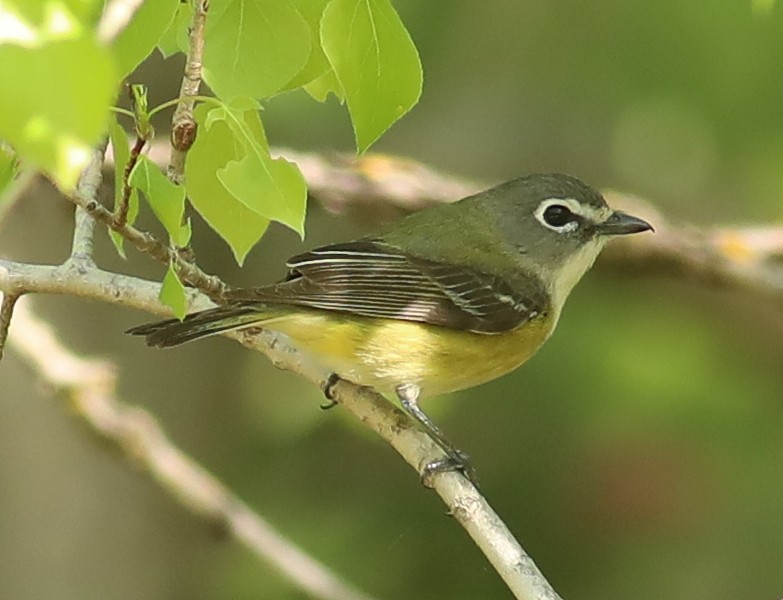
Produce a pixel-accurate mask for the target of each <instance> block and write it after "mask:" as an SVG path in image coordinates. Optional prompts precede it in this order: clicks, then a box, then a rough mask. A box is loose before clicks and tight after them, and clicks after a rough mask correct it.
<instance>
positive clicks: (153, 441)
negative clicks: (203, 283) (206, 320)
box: [11, 303, 371, 600]
mask: <svg viewBox="0 0 783 600" xmlns="http://www.w3.org/2000/svg"><path fill="white" fill-rule="evenodd" d="M11 345H12V347H13V349H14V351H15V352H16V353H18V354H19V355H20V356H21V357H22V358H23V359H25V361H26V362H27V363H28V364H29V365H30V366H31V367H32V368H33V369H34V370H35V371H36V373H37V374H38V375H39V376H40V377H41V378H42V379H44V380H45V381H46V382H47V383H49V384H50V385H51V386H52V387H54V388H55V389H57V390H59V391H60V392H62V393H63V394H64V395H65V396H66V397H67V398H68V400H69V403H68V408H69V411H74V412H75V413H76V414H77V415H78V416H79V417H80V418H81V419H82V420H83V421H84V422H85V423H86V424H87V425H88V426H89V428H90V431H91V432H92V433H94V434H95V435H97V436H98V437H99V438H100V439H101V440H102V441H105V442H109V443H110V444H112V445H113V446H115V447H116V448H117V449H119V450H120V451H121V452H122V454H123V455H124V456H125V457H126V458H127V459H128V460H129V461H130V462H132V463H134V464H136V465H139V466H141V467H142V468H143V471H144V472H145V473H147V474H148V475H149V476H150V477H151V478H152V479H154V480H155V481H156V482H157V483H158V484H160V486H161V487H163V488H164V489H165V490H166V491H167V492H169V494H171V495H172V496H173V497H174V498H176V499H177V501H179V502H180V503H181V504H182V505H183V506H185V507H186V508H188V509H189V510H190V511H191V512H193V513H194V514H195V515H197V516H199V517H201V518H203V519H205V520H207V521H208V522H210V523H214V524H217V525H219V526H221V528H222V529H225V530H226V531H228V533H229V534H230V535H231V536H232V537H233V538H234V539H236V540H237V541H238V542H240V543H241V544H242V545H244V546H245V547H246V548H247V549H248V550H250V551H251V552H252V553H253V554H255V555H256V556H257V557H258V558H260V559H262V560H264V561H265V562H267V563H269V564H271V565H272V566H273V567H275V568H276V569H277V570H278V572H279V573H280V574H281V575H283V576H284V577H285V578H286V579H288V580H289V581H290V582H291V583H292V584H293V585H295V586H296V587H298V588H300V589H301V590H303V591H304V592H306V593H307V594H310V595H312V596H313V597H315V598H321V599H324V600H371V598H370V597H369V596H367V595H365V594H364V593H362V592H360V591H358V590H356V589H355V588H353V587H352V586H351V585H349V584H348V583H346V582H344V581H341V580H340V579H339V578H338V577H337V576H336V575H335V574H334V573H333V572H331V571H330V570H329V569H328V568H327V567H326V566H324V565H323V564H321V563H319V562H318V561H316V560H315V559H314V558H312V557H311V556H309V555H308V554H306V553H305V552H303V551H302V550H301V549H299V548H298V547H297V546H295V545H294V544H293V543H292V542H290V541H289V540H287V539H286V538H284V537H283V536H282V535H281V534H280V533H278V532H277V531H276V530H275V529H274V528H273V527H272V526H271V525H270V524H269V523H267V522H266V521H265V520H264V519H263V518H262V517H261V516H260V515H258V514H257V513H255V512H253V511H252V510H251V509H250V508H249V507H248V506H247V505H246V504H245V503H244V502H242V500H240V499H239V498H238V497H236V496H235V495H234V494H233V493H231V492H230V491H229V490H228V489H227V488H226V487H225V486H224V485H223V484H222V483H221V482H220V481H219V480H217V479H216V478H215V477H214V476H213V475H211V474H210V473H209V472H207V471H206V470H205V469H204V468H203V467H201V466H200V465H199V464H198V463H196V462H195V461H194V460H193V459H191V458H190V457H188V456H187V455H186V454H184V453H183V452H182V451H180V450H179V449H178V448H177V447H176V446H174V444H172V442H171V441H170V440H169V439H168V437H167V436H166V434H165V432H164V431H163V430H162V429H161V427H160V425H159V424H158V423H157V421H156V420H155V419H154V418H153V417H152V416H151V415H150V414H149V413H148V412H146V411H144V410H141V409H139V408H135V407H129V406H126V405H124V404H123V403H121V402H120V401H119V400H118V399H117V397H116V374H115V370H114V368H113V366H112V365H110V364H108V363H105V362H101V361H96V360H90V359H84V358H80V357H78V356H76V355H75V354H73V353H71V352H70V351H69V350H68V349H66V348H65V347H64V346H63V345H62V343H61V342H60V341H59V340H58V339H57V337H56V336H55V334H54V332H53V331H52V330H51V328H50V327H49V326H48V325H47V324H46V323H44V322H42V321H40V320H39V319H37V318H36V317H35V316H34V315H33V314H32V313H31V311H30V310H29V308H28V307H27V305H26V304H24V303H22V304H20V305H19V306H18V308H17V314H16V319H15V320H14V336H13V338H12V340H11Z"/></svg>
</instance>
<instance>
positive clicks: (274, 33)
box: [204, 0, 310, 100]
mask: <svg viewBox="0 0 783 600" xmlns="http://www.w3.org/2000/svg"><path fill="white" fill-rule="evenodd" d="M224 2H225V4H224V5H223V6H220V5H219V4H217V3H215V4H214V5H213V7H212V11H211V13H210V18H209V19H208V20H207V29H206V33H205V37H206V40H205V43H206V46H205V54H204V79H205V81H206V82H207V83H208V84H209V86H210V87H211V88H212V89H213V90H214V91H215V92H216V93H217V95H218V96H220V97H221V98H223V99H224V100H230V99H231V98H233V97H235V96H240V95H244V96H250V97H252V98H266V97H269V96H271V95H272V94H274V93H275V92H277V91H278V90H280V89H281V88H282V87H283V86H284V85H285V84H286V83H288V82H289V81H291V79H293V77H294V76H295V75H296V74H297V73H299V72H300V71H301V70H302V68H303V67H304V66H305V63H306V62H307V59H308V57H309V55H310V41H309V38H310V31H309V28H308V26H307V22H306V21H305V20H304V19H303V18H302V16H301V15H300V13H299V10H297V8H296V6H295V5H294V4H293V3H292V1H291V0H224Z"/></svg>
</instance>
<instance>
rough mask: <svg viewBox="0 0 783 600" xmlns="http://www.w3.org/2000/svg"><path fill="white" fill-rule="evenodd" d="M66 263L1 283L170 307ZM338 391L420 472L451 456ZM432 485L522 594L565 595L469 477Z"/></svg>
mask: <svg viewBox="0 0 783 600" xmlns="http://www.w3.org/2000/svg"><path fill="white" fill-rule="evenodd" d="M62 269H63V267H49V266H40V265H25V264H20V263H15V262H12V261H5V260H2V259H0V289H1V290H3V291H8V292H11V293H14V292H29V293H32V292H47V293H63V294H69V295H76V296H81V297H85V298H92V299H95V300H103V301H106V302H111V303H115V304H123V305H125V306H133V307H136V308H141V309H144V310H148V311H151V312H155V313H165V312H167V309H166V308H165V307H163V306H162V305H161V304H160V302H158V300H157V294H158V290H159V286H158V284H157V283H154V282H151V281H145V280H141V279H137V278H134V277H128V276H124V275H117V274H114V273H109V272H106V271H101V270H99V269H95V270H94V271H91V272H89V273H76V274H74V275H73V276H70V277H64V276H63V273H62ZM211 305H212V304H211V303H210V302H209V300H207V298H205V297H204V296H202V295H196V296H195V297H194V298H193V301H192V303H191V306H192V308H193V309H195V310H198V309H202V308H206V307H208V306H211ZM225 335H227V336H228V337H231V338H234V339H237V340H239V341H240V342H241V343H242V344H244V345H245V346H247V347H249V348H252V349H255V350H258V351H260V352H263V353H264V354H266V355H267V356H268V357H269V359H270V360H271V361H272V362H273V363H274V364H275V365H277V366H278V367H281V368H284V369H287V370H290V371H293V372H295V373H298V374H300V375H302V376H303V377H305V378H306V379H307V380H308V381H310V382H312V383H314V384H316V385H322V384H323V382H324V381H325V379H326V378H327V376H328V375H329V373H326V372H324V371H323V370H322V369H321V368H320V367H319V366H317V365H316V364H315V363H313V362H311V361H310V360H309V359H308V357H306V356H304V355H302V354H300V353H299V352H297V351H296V349H295V348H293V347H291V346H290V345H288V343H287V342H286V340H285V337H284V336H281V335H278V334H275V333H274V332H270V331H260V332H259V331H258V330H244V331H234V332H230V333H227V334H225ZM334 392H335V398H336V399H337V400H338V401H339V402H341V403H342V404H343V405H344V406H345V407H346V408H347V409H348V410H349V411H351V412H352V413H353V414H354V415H356V416H357V417H358V418H359V419H361V420H362V421H363V422H365V423H366V424H367V425H368V426H370V427H371V428H372V429H373V430H374V431H375V432H376V433H378V434H379V435H380V436H381V437H383V438H384V439H385V440H386V441H387V442H389V444H391V445H392V447H393V448H394V449H395V450H397V452H399V453H400V454H401V455H402V456H403V458H404V459H405V460H406V461H407V462H408V463H409V464H411V465H412V466H414V468H416V469H417V472H419V473H421V471H422V468H423V467H424V466H425V465H426V464H428V463H430V462H432V461H433V460H436V459H440V458H443V457H444V455H443V453H442V451H441V450H440V449H439V448H438V447H437V446H436V445H435V444H434V443H433V442H432V440H431V439H430V438H429V436H428V435H427V434H426V433H424V432H422V431H421V430H420V429H418V428H417V426H416V425H415V424H414V423H413V421H412V420H411V419H410V417H409V416H408V415H407V414H405V413H404V412H402V411H401V410H400V409H398V408H396V407H395V406H394V405H392V404H391V403H390V402H388V401H387V400H386V399H385V398H384V397H383V396H381V395H380V394H378V393H377V392H374V391H373V390H371V389H369V388H362V387H360V386H357V385H354V384H352V383H350V382H346V381H341V382H340V383H338V384H337V385H336V386H335V390H334ZM433 487H434V489H435V491H436V492H437V493H438V494H439V495H440V496H441V498H443V500H444V501H445V502H446V505H447V506H448V508H449V511H450V512H451V513H452V514H454V516H455V518H456V519H457V521H458V522H459V523H460V524H461V525H462V526H463V527H465V529H466V530H467V531H468V533H469V534H470V535H471V537H472V538H473V539H474V540H476V542H477V544H478V545H479V547H480V548H481V549H482V551H484V552H485V553H486V554H487V556H488V558H489V560H490V562H491V563H492V564H493V566H495V567H496V569H498V572H499V573H500V574H501V576H502V577H503V578H504V580H505V581H506V583H507V584H508V585H509V587H510V589H511V590H512V591H513V592H514V594H515V595H516V597H517V598H521V599H524V600H557V599H558V598H559V596H557V595H556V594H555V592H554V591H553V590H552V588H551V587H550V586H549V584H548V583H547V582H546V580H545V579H544V578H543V576H542V575H541V573H540V572H539V571H538V570H537V569H536V567H535V565H534V564H533V562H532V560H531V559H530V557H529V556H527V554H525V552H524V551H523V550H522V548H521V547H520V546H519V544H518V542H517V541H516V540H515V539H514V538H513V536H511V534H510V532H509V531H508V529H507V528H506V527H505V525H504V524H503V523H502V521H501V520H500V517H498V515H497V514H495V513H494V512H493V511H492V509H491V508H490V506H489V504H488V503H487V502H486V500H485V499H484V498H483V497H481V495H480V494H479V492H478V490H476V489H475V488H474V487H473V486H472V485H471V484H470V483H468V482H467V480H465V479H464V478H463V477H462V476H461V475H458V474H456V473H444V474H439V475H437V476H435V477H434V478H433Z"/></svg>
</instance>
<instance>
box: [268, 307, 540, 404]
mask: <svg viewBox="0 0 783 600" xmlns="http://www.w3.org/2000/svg"><path fill="white" fill-rule="evenodd" d="M296 310H297V312H296V313H292V314H289V315H282V316H277V317H275V318H273V319H271V320H270V321H269V322H267V323H263V324H260V325H261V326H262V327H264V328H267V329H270V330H273V331H279V332H281V333H283V334H285V335H287V336H288V337H289V338H291V340H292V341H293V342H294V345H295V346H296V347H297V348H299V349H300V350H302V351H304V352H306V353H308V354H309V355H311V356H313V357H314V358H315V359H316V360H318V361H319V363H320V364H322V365H323V366H324V367H325V368H326V369H328V370H330V371H332V372H334V373H337V374H338V375H340V376H341V377H343V378H345V379H349V380H350V381H353V382H354V383H358V384H361V385H368V386H372V387H375V388H376V389H378V390H380V391H383V392H391V391H393V390H394V388H395V387H396V386H398V385H400V384H402V383H414V384H416V385H418V386H420V387H421V390H422V395H427V396H432V395H436V394H442V393H445V392H452V391H456V390H461V389H465V388H468V387H472V386H474V385H478V384H480V383H484V382H486V381H490V380H492V379H496V378H498V377H500V376H501V375H505V374H506V373H508V372H509V371H513V370H514V369H516V368H517V367H518V366H519V365H521V364H522V363H524V362H525V361H526V360H527V359H528V358H530V357H531V356H532V355H533V353H535V351H536V350H538V348H539V347H540V346H541V344H543V343H544V341H546V339H547V337H549V334H550V333H551V331H552V328H553V326H554V322H553V321H554V319H553V318H552V316H551V315H549V317H547V316H546V315H540V316H539V317H538V318H536V319H534V320H533V321H532V322H529V323H527V324H525V325H523V326H522V327H518V328H516V329H514V330H512V331H509V332H506V333H501V334H495V335H486V334H479V333H470V332H466V331H456V330H452V329H447V328H445V327H438V326H434V325H422V324H421V323H415V322H411V321H397V320H392V319H371V318H362V317H358V316H354V315H351V316H350V317H348V316H343V315H341V314H339V313H325V312H323V311H315V310H307V309H302V308H297V309H296Z"/></svg>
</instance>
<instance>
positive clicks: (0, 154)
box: [0, 144, 18, 201]
mask: <svg viewBox="0 0 783 600" xmlns="http://www.w3.org/2000/svg"><path fill="white" fill-rule="evenodd" d="M17 166H18V164H17V162H16V156H15V155H14V153H13V152H12V151H11V149H10V148H6V147H4V146H3V144H0V201H2V200H3V192H4V191H5V189H6V188H7V187H8V185H9V184H10V183H11V182H12V181H13V180H14V177H15V176H16V170H17Z"/></svg>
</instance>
